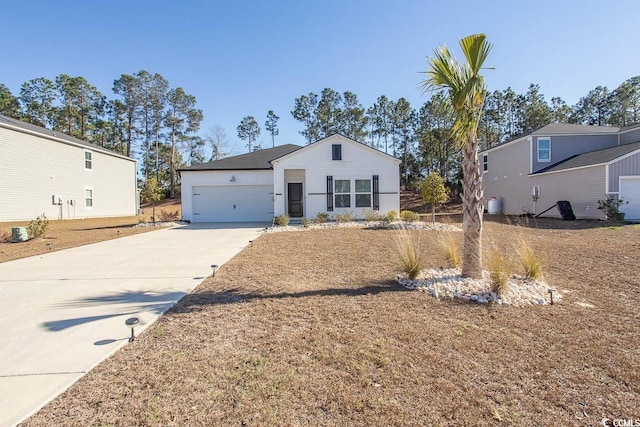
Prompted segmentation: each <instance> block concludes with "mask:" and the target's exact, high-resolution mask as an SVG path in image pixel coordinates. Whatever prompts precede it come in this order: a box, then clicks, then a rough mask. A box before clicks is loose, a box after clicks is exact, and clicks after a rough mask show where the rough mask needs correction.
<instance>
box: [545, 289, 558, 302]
mask: <svg viewBox="0 0 640 427" xmlns="http://www.w3.org/2000/svg"><path fill="white" fill-rule="evenodd" d="M547 292H549V296H551V305H553V294H554V292H556V289H554V288H549V289H547Z"/></svg>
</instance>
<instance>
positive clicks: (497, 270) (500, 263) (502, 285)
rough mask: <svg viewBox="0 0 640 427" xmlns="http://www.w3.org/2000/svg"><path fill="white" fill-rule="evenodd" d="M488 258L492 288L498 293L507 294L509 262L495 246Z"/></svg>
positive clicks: (487, 263)
mask: <svg viewBox="0 0 640 427" xmlns="http://www.w3.org/2000/svg"><path fill="white" fill-rule="evenodd" d="M486 258H487V259H486V266H487V269H488V270H489V279H490V280H491V290H492V291H493V292H495V293H496V294H498V295H504V294H506V293H507V292H508V291H509V263H508V262H507V261H506V260H505V258H504V257H503V256H502V254H501V253H500V251H499V250H498V249H495V248H494V249H491V250H490V251H489V254H488V255H487V257H486Z"/></svg>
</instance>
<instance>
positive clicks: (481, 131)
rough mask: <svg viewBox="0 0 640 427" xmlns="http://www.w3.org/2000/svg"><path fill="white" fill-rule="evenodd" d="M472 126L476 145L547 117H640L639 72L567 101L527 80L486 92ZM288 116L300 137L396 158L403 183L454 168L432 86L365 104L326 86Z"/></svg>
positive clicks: (584, 120)
mask: <svg viewBox="0 0 640 427" xmlns="http://www.w3.org/2000/svg"><path fill="white" fill-rule="evenodd" d="M484 96H485V103H484V110H483V113H482V116H481V117H480V122H479V126H478V144H479V149H481V150H484V149H487V148H491V147H493V146H495V145H498V144H501V143H504V142H505V141H508V140H511V139H515V138H518V137H520V136H523V135H526V134H529V133H531V132H533V131H535V130H537V129H539V128H541V127H543V126H545V125H547V124H549V123H552V122H557V123H573V124H584V125H598V126H629V125H633V124H637V123H640V76H636V77H632V78H630V79H628V80H627V81H625V82H623V83H622V84H621V85H620V86H618V87H617V88H616V89H615V90H613V91H610V90H609V89H607V87H603V86H598V87H596V88H595V89H593V90H591V91H589V92H588V93H587V94H586V95H585V96H584V97H582V98H580V100H579V101H578V102H577V103H576V104H575V105H573V106H569V105H568V104H567V103H566V102H565V101H563V100H562V99H561V98H559V97H553V98H551V101H550V102H547V101H546V100H545V97H544V95H543V94H542V93H541V92H540V86H539V85H537V84H531V85H530V86H529V88H528V90H527V92H526V93H524V94H517V93H515V92H514V91H513V90H512V89H511V88H507V89H505V90H496V91H494V92H488V91H485V94H484ZM291 115H292V116H293V117H294V118H295V119H296V120H298V121H299V122H300V123H301V124H302V126H303V130H302V131H300V134H301V135H302V136H303V137H304V139H305V141H306V143H307V144H310V143H312V142H314V141H317V140H319V139H322V138H325V137H327V136H330V135H332V134H334V133H340V134H342V135H344V136H347V137H349V138H352V139H354V140H356V141H359V142H362V143H365V144H368V145H370V146H372V147H374V148H377V149H379V150H382V151H384V152H386V153H388V154H391V155H392V156H394V157H397V158H399V159H401V160H402V164H401V175H402V181H403V184H404V185H405V186H410V187H411V186H416V185H417V184H419V182H420V181H421V180H422V179H423V178H424V177H426V176H427V175H428V174H429V173H430V172H432V171H437V172H438V173H439V174H440V175H441V176H443V177H445V179H446V180H447V181H448V183H450V185H453V183H455V182H458V181H459V178H460V174H461V169H460V165H461V159H462V157H461V153H460V150H459V148H457V146H456V144H455V143H454V141H453V139H452V136H451V130H452V127H453V124H454V121H455V115H454V111H453V108H452V105H451V101H450V99H449V97H448V96H447V95H446V94H445V93H444V92H438V93H434V94H433V95H432V96H431V97H430V98H429V99H428V100H427V101H426V102H425V103H424V104H423V105H421V106H420V107H418V108H414V107H413V106H412V105H411V104H410V103H409V101H408V100H407V99H406V98H399V99H398V100H392V99H389V98H388V97H387V96H385V95H381V96H379V97H378V98H377V99H376V101H375V102H374V104H373V105H372V106H370V107H368V108H365V107H364V106H362V104H361V103H360V102H359V101H358V97H357V96H356V94H354V93H352V92H349V91H347V92H344V93H339V92H337V91H335V90H333V89H331V88H325V89H323V90H322V92H321V93H320V94H319V95H318V94H316V93H313V92H311V93H309V94H305V95H301V96H300V97H299V98H295V101H294V107H293V110H292V111H291Z"/></svg>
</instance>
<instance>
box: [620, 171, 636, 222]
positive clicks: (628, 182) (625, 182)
mask: <svg viewBox="0 0 640 427" xmlns="http://www.w3.org/2000/svg"><path fill="white" fill-rule="evenodd" d="M620 198H621V199H622V200H623V201H625V202H629V204H624V205H622V206H620V211H621V212H624V214H625V216H624V217H625V219H626V220H631V221H640V176H621V177H620Z"/></svg>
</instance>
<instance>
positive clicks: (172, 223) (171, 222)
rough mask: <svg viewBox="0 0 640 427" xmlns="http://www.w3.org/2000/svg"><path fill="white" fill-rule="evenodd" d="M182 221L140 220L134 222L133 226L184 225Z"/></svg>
mask: <svg viewBox="0 0 640 427" xmlns="http://www.w3.org/2000/svg"><path fill="white" fill-rule="evenodd" d="M186 224H187V223H186V222H184V221H158V222H141V223H140V224H136V225H134V226H133V228H146V227H175V226H178V225H186Z"/></svg>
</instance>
